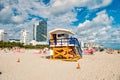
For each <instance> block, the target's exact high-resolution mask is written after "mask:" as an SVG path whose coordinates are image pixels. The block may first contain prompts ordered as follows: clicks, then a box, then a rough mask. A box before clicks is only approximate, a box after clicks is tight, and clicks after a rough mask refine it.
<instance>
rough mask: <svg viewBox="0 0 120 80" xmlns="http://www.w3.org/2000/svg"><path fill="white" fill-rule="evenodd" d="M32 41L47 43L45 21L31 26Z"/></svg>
mask: <svg viewBox="0 0 120 80" xmlns="http://www.w3.org/2000/svg"><path fill="white" fill-rule="evenodd" d="M33 40H35V41H37V42H46V41H47V21H40V22H39V23H36V24H34V25H33Z"/></svg>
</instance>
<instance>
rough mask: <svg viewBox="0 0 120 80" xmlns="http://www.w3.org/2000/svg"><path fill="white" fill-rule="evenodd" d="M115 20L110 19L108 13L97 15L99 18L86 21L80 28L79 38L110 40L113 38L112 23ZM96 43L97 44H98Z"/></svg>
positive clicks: (103, 12)
mask: <svg viewBox="0 0 120 80" xmlns="http://www.w3.org/2000/svg"><path fill="white" fill-rule="evenodd" d="M112 20H113V18H112V17H109V16H108V15H107V13H106V11H105V10H104V11H101V12H98V13H97V16H96V17H95V18H94V19H93V20H92V21H89V20H86V21H85V22H84V23H81V24H79V26H78V33H79V35H78V37H80V38H81V39H83V40H84V37H85V38H87V39H86V40H88V41H89V40H94V41H95V40H96V38H97V41H99V40H100V41H101V40H108V38H110V37H111V33H110V31H111V26H110V25H111V22H112ZM97 41H96V42H97Z"/></svg>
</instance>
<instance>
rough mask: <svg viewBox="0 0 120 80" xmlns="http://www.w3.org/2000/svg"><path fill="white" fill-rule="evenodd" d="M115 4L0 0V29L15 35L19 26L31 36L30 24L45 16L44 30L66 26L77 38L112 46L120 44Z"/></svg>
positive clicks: (112, 0) (110, 0)
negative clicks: (45, 27) (45, 24)
mask: <svg viewBox="0 0 120 80" xmlns="http://www.w3.org/2000/svg"><path fill="white" fill-rule="evenodd" d="M119 4H120V0H92V1H91V0H25V1H24V0H0V29H4V30H5V32H7V33H8V34H9V35H8V36H9V38H15V39H19V38H20V31H21V30H28V31H29V33H30V35H31V36H30V38H31V39H32V38H33V36H32V34H33V24H35V23H36V22H39V21H41V20H47V24H48V25H47V27H48V33H49V31H50V30H52V29H55V28H66V29H70V30H72V31H73V32H75V33H76V35H75V36H76V37H77V38H79V40H83V41H94V42H96V43H99V44H103V43H106V44H108V43H111V44H112V46H116V44H120V5H119ZM106 44H105V46H107V45H106ZM114 44H115V45H114ZM103 45H104V44H103Z"/></svg>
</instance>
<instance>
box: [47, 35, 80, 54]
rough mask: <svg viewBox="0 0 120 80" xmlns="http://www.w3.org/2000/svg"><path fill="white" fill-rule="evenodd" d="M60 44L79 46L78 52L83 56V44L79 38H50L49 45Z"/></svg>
mask: <svg viewBox="0 0 120 80" xmlns="http://www.w3.org/2000/svg"><path fill="white" fill-rule="evenodd" d="M58 44H59V45H60V46H64V44H66V45H67V46H70V45H74V46H77V47H78V48H77V49H78V52H79V55H80V56H82V50H81V45H80V44H79V41H78V39H77V38H73V37H72V38H61V39H56V40H55V39H50V40H49V46H50V45H55V46H57V45H58Z"/></svg>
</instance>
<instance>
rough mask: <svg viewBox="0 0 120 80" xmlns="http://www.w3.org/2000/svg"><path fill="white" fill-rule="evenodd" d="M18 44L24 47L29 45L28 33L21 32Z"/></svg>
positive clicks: (25, 31)
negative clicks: (22, 44)
mask: <svg viewBox="0 0 120 80" xmlns="http://www.w3.org/2000/svg"><path fill="white" fill-rule="evenodd" d="M20 42H21V43H24V45H26V44H28V43H29V32H28V31H27V30H22V31H21V36H20Z"/></svg>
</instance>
